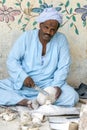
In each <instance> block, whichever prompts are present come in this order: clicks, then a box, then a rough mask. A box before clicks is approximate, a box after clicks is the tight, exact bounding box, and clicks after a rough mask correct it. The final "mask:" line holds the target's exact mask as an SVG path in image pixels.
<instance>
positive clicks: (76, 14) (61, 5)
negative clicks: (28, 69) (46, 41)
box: [0, 0, 87, 86]
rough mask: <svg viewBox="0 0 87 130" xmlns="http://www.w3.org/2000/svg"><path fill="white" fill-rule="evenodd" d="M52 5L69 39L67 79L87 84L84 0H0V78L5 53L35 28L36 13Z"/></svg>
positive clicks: (86, 7) (86, 11)
mask: <svg viewBox="0 0 87 130" xmlns="http://www.w3.org/2000/svg"><path fill="white" fill-rule="evenodd" d="M48 6H49V7H50V6H54V7H55V8H56V9H57V10H58V11H60V12H62V14H63V17H64V18H63V24H62V26H61V28H60V29H59V31H60V32H63V33H64V34H65V35H66V36H67V38H68V41H69V44H70V51H71V57H72V65H71V69H70V74H69V76H68V82H69V83H70V84H71V85H73V86H78V85H79V84H80V83H81V82H84V83H87V0H80V1H79V0H55V1H54V0H14V1H13V0H0V79H2V78H6V77H7V76H8V73H7V69H6V59H7V55H8V52H9V50H10V48H11V46H12V44H13V43H14V41H15V40H16V39H17V37H18V36H19V35H20V34H21V33H22V32H23V31H25V30H28V29H34V28H36V27H38V25H37V23H36V22H35V18H36V16H38V15H39V13H40V12H41V11H42V10H43V8H46V7H48Z"/></svg>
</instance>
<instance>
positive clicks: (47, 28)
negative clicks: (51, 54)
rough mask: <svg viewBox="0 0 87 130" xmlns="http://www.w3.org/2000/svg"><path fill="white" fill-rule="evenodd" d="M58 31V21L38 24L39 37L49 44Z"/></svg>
mask: <svg viewBox="0 0 87 130" xmlns="http://www.w3.org/2000/svg"><path fill="white" fill-rule="evenodd" d="M57 29H58V21H56V20H48V21H46V22H44V23H41V24H40V37H41V39H42V40H45V41H47V42H49V41H50V40H51V38H52V37H53V36H54V34H55V33H56V32H57Z"/></svg>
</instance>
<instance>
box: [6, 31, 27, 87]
mask: <svg viewBox="0 0 87 130" xmlns="http://www.w3.org/2000/svg"><path fill="white" fill-rule="evenodd" d="M25 42H26V32H25V33H23V34H22V35H21V36H20V37H19V39H18V40H17V41H16V42H15V44H14V45H13V47H12V49H11V51H10V53H9V55H8V59H7V68H8V73H9V75H10V77H11V80H12V82H13V84H14V86H13V87H14V89H21V88H22V86H23V82H24V79H25V78H26V77H28V75H27V73H26V72H25V71H24V70H23V68H22V62H21V61H22V60H23V57H24V53H25Z"/></svg>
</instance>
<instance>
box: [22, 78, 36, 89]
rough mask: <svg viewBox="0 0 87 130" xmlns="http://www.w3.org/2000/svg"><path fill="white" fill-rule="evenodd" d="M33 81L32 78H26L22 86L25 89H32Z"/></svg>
mask: <svg viewBox="0 0 87 130" xmlns="http://www.w3.org/2000/svg"><path fill="white" fill-rule="evenodd" d="M34 85H35V84H34V81H33V79H32V78H30V77H27V78H26V79H25V80H24V86H26V87H34Z"/></svg>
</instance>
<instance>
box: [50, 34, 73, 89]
mask: <svg viewBox="0 0 87 130" xmlns="http://www.w3.org/2000/svg"><path fill="white" fill-rule="evenodd" d="M70 64H71V56H70V50H69V44H68V41H67V39H66V37H65V36H64V37H62V40H61V46H60V50H59V56H58V65H57V69H56V71H55V72H54V78H53V82H52V84H51V86H58V87H62V85H63V84H65V82H66V79H67V76H68V73H69V68H70Z"/></svg>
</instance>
